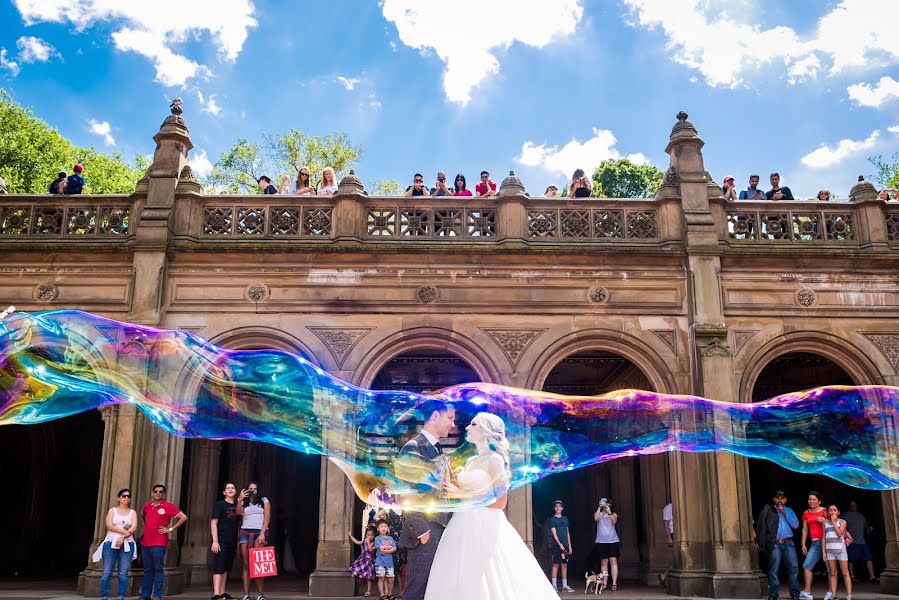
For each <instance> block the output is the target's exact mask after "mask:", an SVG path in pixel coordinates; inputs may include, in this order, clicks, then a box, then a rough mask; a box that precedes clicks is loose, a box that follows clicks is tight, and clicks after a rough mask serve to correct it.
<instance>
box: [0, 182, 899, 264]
mask: <svg viewBox="0 0 899 600" xmlns="http://www.w3.org/2000/svg"><path fill="white" fill-rule="evenodd" d="M709 189H710V192H709V198H708V202H709V208H710V210H711V217H712V220H713V222H714V230H715V232H716V234H717V238H718V244H719V246H720V247H721V251H722V252H723V253H726V252H728V251H729V250H732V249H736V248H742V249H749V248H753V247H755V248H759V247H764V248H776V247H785V246H789V247H793V248H795V249H798V248H808V249H812V248H819V247H820V248H823V247H828V248H837V247H839V248H854V249H868V248H871V249H873V248H879V249H880V250H884V249H890V248H892V247H895V246H897V245H899V204H893V203H887V202H884V201H881V200H878V199H877V198H876V196H875V194H874V188H873V186H871V185H870V184H860V186H856V188H854V189H853V191H854V192H856V194H855V196H857V197H858V200H857V201H854V202H816V201H790V202H784V201H778V202H774V201H740V202H725V201H724V200H723V198H721V197H720V196H718V195H716V194H715V193H714V189H716V188H715V186H714V185H710V186H709ZM672 190H673V191H674V192H676V191H677V188H672V187H663V188H661V189H660V190H659V194H657V196H658V197H657V198H655V199H622V198H591V199H586V200H571V199H553V198H531V197H528V196H526V195H523V194H516V195H501V196H499V197H497V198H495V199H478V198H466V199H459V198H451V197H449V198H448V197H443V198H434V199H430V198H405V197H374V196H367V195H365V194H361V193H340V194H338V195H336V196H301V197H300V196H277V195H276V196H262V195H250V196H232V195H214V196H211V195H203V194H200V193H196V192H192V193H178V194H176V197H175V201H174V203H173V204H174V206H173V209H172V210H171V214H172V217H171V221H170V222H168V224H167V225H168V229H169V230H170V233H171V235H170V236H169V241H168V242H167V244H168V245H169V246H170V247H175V248H184V249H187V248H194V249H204V250H214V249H217V248H222V249H225V248H227V249H231V250H235V249H239V248H241V247H253V248H254V249H256V250H259V249H265V248H271V249H273V250H274V249H282V250H283V249H286V248H289V247H291V246H303V247H309V246H310V245H312V246H318V247H321V248H322V249H325V248H327V247H329V246H340V247H341V248H342V249H346V247H347V244H348V243H352V244H354V245H364V246H365V247H366V250H375V249H376V248H377V247H378V246H390V247H396V246H397V245H400V247H409V248H410V249H411V248H413V247H417V248H422V249H423V248H424V247H434V246H440V247H447V248H452V247H456V248H458V249H460V250H461V249H462V248H467V249H470V250H475V251H478V249H479V250H480V251H485V250H487V249H488V248H490V247H517V248H533V249H535V250H541V249H542V250H543V251H546V250H550V249H552V248H556V249H558V250H560V251H563V252H564V251H566V249H567V250H575V251H577V249H582V250H586V249H591V248H595V249H597V250H599V249H601V250H603V251H611V252H615V251H628V252H629V251H632V250H635V249H656V250H658V249H660V248H670V247H680V246H682V243H683V237H684V234H683V232H684V223H683V221H684V214H683V209H682V205H681V201H680V198H678V197H677V194H676V193H673V194H672V193H667V194H666V193H665V192H666V191H668V192H671V191H672ZM146 210H148V209H147V202H146V195H145V194H143V193H141V192H137V193H135V194H132V195H130V196H50V195H20V196H19V195H6V196H2V197H0V248H7V249H11V248H18V249H26V248H38V247H48V246H51V247H58V246H60V245H62V246H65V247H71V246H73V245H87V246H92V247H107V248H121V247H122V246H126V247H127V246H129V245H132V244H134V243H135V241H136V240H137V238H138V235H137V233H138V231H139V230H140V228H141V217H142V214H144V213H145V211H146ZM151 210H152V209H151ZM35 242H41V243H40V245H39V246H36V245H35Z"/></svg>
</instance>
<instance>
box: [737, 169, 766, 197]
mask: <svg viewBox="0 0 899 600" xmlns="http://www.w3.org/2000/svg"><path fill="white" fill-rule="evenodd" d="M764 199H765V192H763V191H762V190H760V189H759V176H758V175H750V176H749V187H748V188H746V189H745V190H743V191H742V192H740V200H764Z"/></svg>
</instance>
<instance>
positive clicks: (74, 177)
mask: <svg viewBox="0 0 899 600" xmlns="http://www.w3.org/2000/svg"><path fill="white" fill-rule="evenodd" d="M72 171H74V172H73V173H72V174H71V175H69V177H68V179H66V195H67V196H70V195H73V194H80V193H81V192H83V191H84V184H85V183H87V182H86V181H84V177H83V176H82V175H81V174H82V173H83V172H84V167H82V166H81V165H80V164H76V165H75V166H74V167H72Z"/></svg>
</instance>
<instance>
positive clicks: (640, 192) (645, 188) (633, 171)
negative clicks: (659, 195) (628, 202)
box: [593, 158, 665, 198]
mask: <svg viewBox="0 0 899 600" xmlns="http://www.w3.org/2000/svg"><path fill="white" fill-rule="evenodd" d="M664 176H665V173H663V172H662V171H661V170H659V169H658V168H656V167H654V166H652V165H635V164H634V163H632V162H631V161H629V160H628V159H626V158H619V159H617V160H612V159H609V160H604V161H602V162H601V163H599V166H598V167H596V170H595V171H594V172H593V195H594V196H595V197H597V198H651V197H652V196H654V195H655V193H656V190H657V189H658V188H659V186H660V185H661V184H662V179H663V178H664Z"/></svg>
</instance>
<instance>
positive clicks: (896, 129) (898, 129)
mask: <svg viewBox="0 0 899 600" xmlns="http://www.w3.org/2000/svg"><path fill="white" fill-rule="evenodd" d="M887 131H889V132H890V133H893V134H895V135H899V125H890V126H889V127H887Z"/></svg>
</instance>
